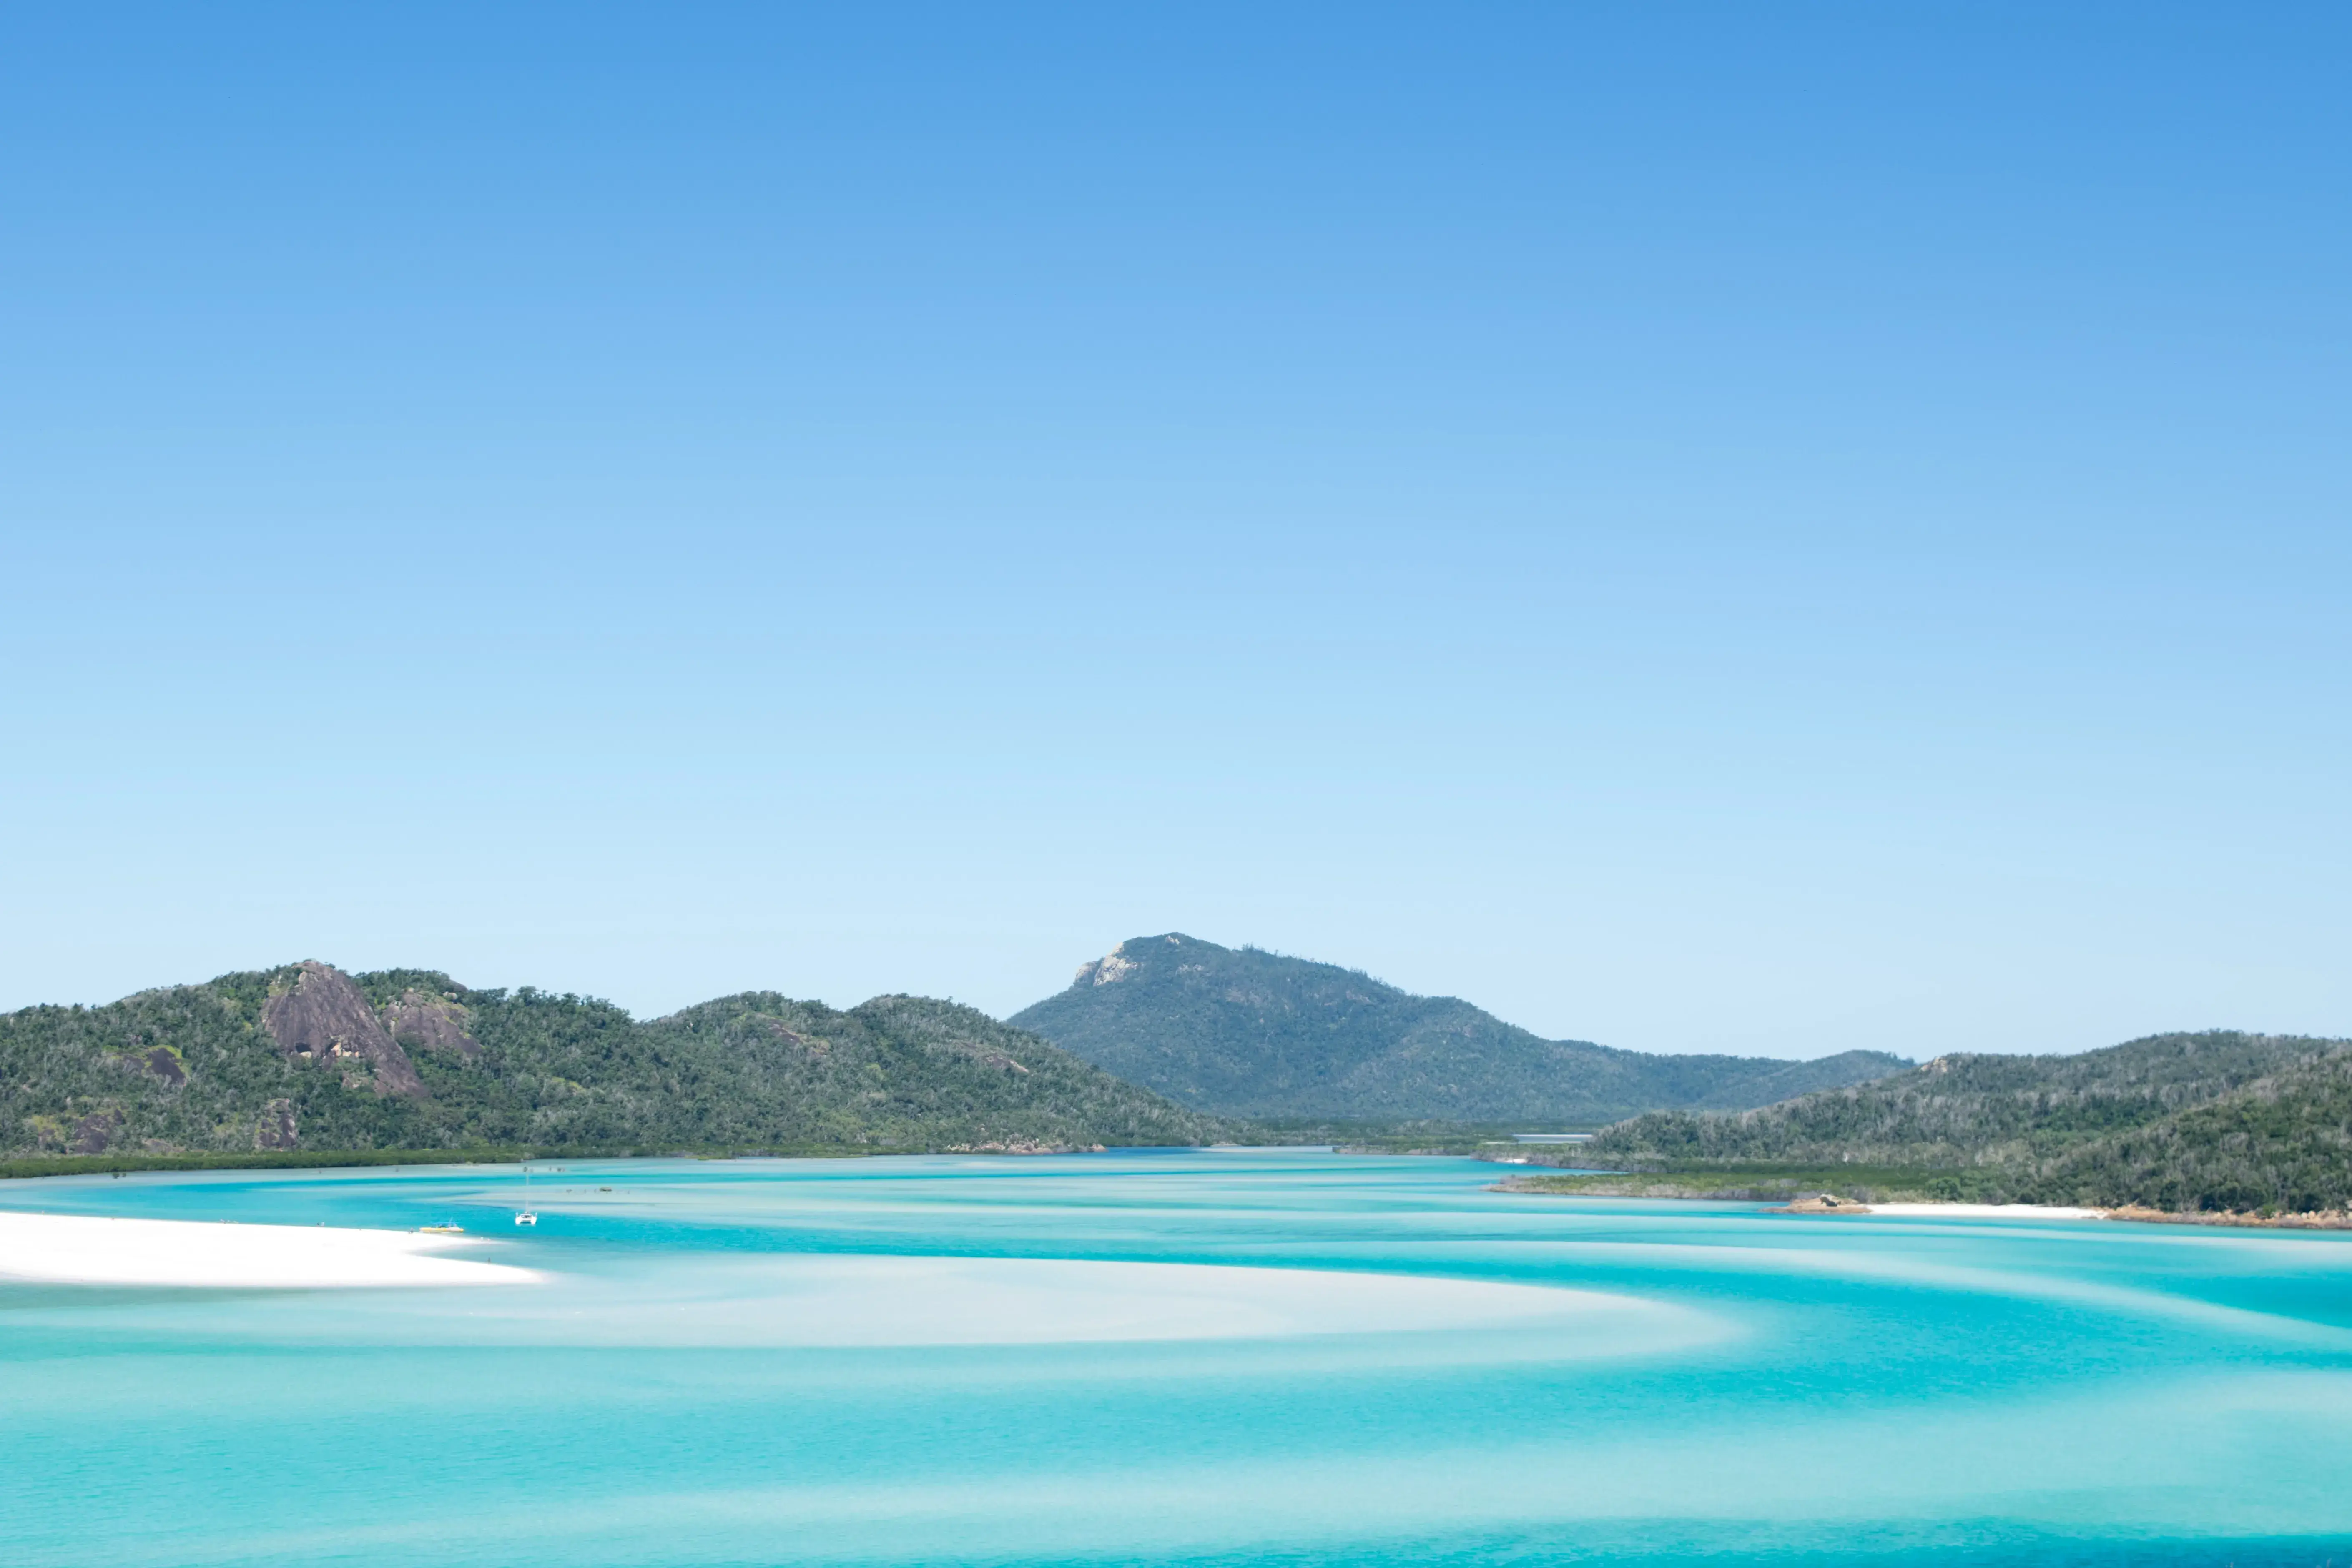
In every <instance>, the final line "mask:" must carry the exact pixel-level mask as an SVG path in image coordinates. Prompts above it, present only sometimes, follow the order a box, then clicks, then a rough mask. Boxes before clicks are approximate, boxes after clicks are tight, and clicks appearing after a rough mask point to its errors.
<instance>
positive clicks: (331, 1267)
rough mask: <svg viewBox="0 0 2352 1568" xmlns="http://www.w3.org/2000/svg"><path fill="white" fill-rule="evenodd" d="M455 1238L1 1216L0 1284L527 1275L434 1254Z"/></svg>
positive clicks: (476, 1281) (461, 1279) (461, 1241)
mask: <svg viewBox="0 0 2352 1568" xmlns="http://www.w3.org/2000/svg"><path fill="white" fill-rule="evenodd" d="M479 1245H482V1243H481V1242H480V1241H478V1240H477V1239H476V1238H473V1237H463V1236H424V1235H420V1234H418V1233H416V1232H415V1231H405V1230H346V1229H339V1228H333V1227H330V1226H295V1225H226V1224H220V1225H205V1224H199V1223H196V1222H194V1221H188V1220H170V1219H99V1218H92V1217H90V1216H88V1215H54V1214H21V1213H12V1212H9V1211H7V1210H0V1279H20V1280H22V1279H36V1280H43V1281H47V1282H50V1283H55V1284H75V1285H193V1286H220V1287H237V1286H244V1287H257V1286H261V1287H267V1286H281V1287H284V1286H292V1287H304V1288H322V1287H334V1286H360V1285H518V1284H528V1283H530V1282H531V1281H533V1280H536V1279H539V1278H540V1277H539V1275H537V1274H536V1273H534V1272H532V1271H531V1270H530V1269H528V1268H512V1267H510V1266H509V1265H506V1264H501V1263H479V1262H475V1261H473V1260H471V1259H468V1258H438V1257H435V1256H433V1254H435V1253H437V1252H442V1251H446V1250H447V1249H448V1248H450V1247H467V1246H479Z"/></svg>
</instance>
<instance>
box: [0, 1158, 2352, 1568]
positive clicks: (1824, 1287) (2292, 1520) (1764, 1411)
mask: <svg viewBox="0 0 2352 1568" xmlns="http://www.w3.org/2000/svg"><path fill="white" fill-rule="evenodd" d="M1497 1174H1498V1172H1497V1170H1496V1167H1494V1166H1492V1165H1486V1164H1479V1163H1473V1162H1470V1161H1455V1160H1436V1159H1370V1158H1354V1157H1348V1156H1337V1155H1329V1154H1312V1153H1297V1152H1181V1153H1179V1152H1169V1153H1116V1154H1103V1155H1076V1156H1065V1157H1052V1158H1033V1159H986V1158H958V1157H935V1158H926V1159H908V1160H874V1161H844V1162H786V1161H744V1162H733V1163H701V1162H618V1163H598V1164H584V1163H583V1164H572V1165H567V1166H566V1167H564V1168H563V1170H562V1172H561V1173H553V1174H547V1175H543V1176H541V1178H539V1179H538V1180H536V1181H535V1182H534V1186H533V1194H532V1196H533V1202H534V1206H535V1207H536V1208H537V1209H538V1211H539V1213H540V1214H541V1223H540V1226H539V1227H538V1228H537V1230H536V1231H526V1232H516V1231H514V1230H513V1229H512V1227H511V1226H509V1225H508V1223H507V1215H508V1213H509V1211H510V1210H511V1209H512V1207H513V1206H514V1205H515V1203H516V1201H517V1199H518V1197H519V1196H520V1183H519V1180H518V1178H517V1177H516V1176H515V1175H514V1173H512V1171H511V1170H510V1169H509V1170H504V1171H501V1170H497V1169H494V1168H451V1169H415V1168H409V1169H386V1170H370V1171H352V1172H304V1173H286V1174H278V1173H271V1174H267V1175H260V1174H251V1173H204V1174H189V1175H150V1176H136V1177H130V1178H125V1179H121V1180H109V1179H73V1180H68V1181H49V1182H42V1183H19V1184H8V1185H7V1186H6V1187H5V1188H0V1205H5V1206H7V1207H13V1208H39V1209H46V1210H49V1211H53V1212H60V1213H80V1214H113V1215H123V1216H126V1217H130V1216H137V1217H145V1218H182V1219H202V1220H216V1219H232V1220H243V1221H251V1222H259V1223H275V1224H291V1225H313V1224H317V1223H325V1224H329V1225H334V1226H394V1227H408V1226H418V1225H428V1224H436V1223H443V1222H455V1223H457V1224H461V1225H465V1226H468V1227H469V1228H470V1229H472V1230H474V1231H476V1232H478V1233H480V1234H485V1235H489V1236H493V1237H496V1238H497V1242H498V1245H497V1247H496V1248H495V1251H494V1252H492V1253H490V1254H489V1255H490V1256H495V1257H496V1258H499V1260H500V1261H506V1262H512V1263H517V1264H521V1265H525V1266H527V1267H529V1268H532V1269H534V1270H538V1271H540V1272H541V1274H543V1275H544V1276H546V1277H547V1278H546V1279H545V1282H543V1283H540V1284H532V1285H516V1286H474V1287H470V1288H466V1289H366V1290H333V1291H329V1290H251V1291H246V1290H238V1291H223V1290H190V1289H126V1288H119V1287H117V1288H100V1287H70V1286H56V1285H48V1286H34V1285H15V1286H12V1285H5V1284H0V1409H4V1410H5V1422H0V1548H5V1550H4V1551H0V1557H5V1561H6V1562H7V1563H11V1564H19V1565H25V1568H31V1565H35V1564H66V1563H71V1564H125V1565H130V1564H140V1565H145V1564H190V1565H193V1564H202V1563H273V1564H274V1563H287V1564H292V1563H436V1564H450V1565H470V1564H493V1563H495V1564H506V1565H515V1568H522V1565H530V1568H536V1565H540V1564H564V1565H583V1564H606V1563H612V1564H633V1565H634V1564H647V1565H652V1564H662V1565H687V1564H705V1563H727V1564H754V1563H803V1562H806V1563H833V1562H839V1563H1329V1564H1364V1565H1370V1564H1387V1563H1464V1564H1468V1563H1554V1562H1580V1561H1605V1562H1612V1563H1624V1562H1656V1563H1666V1562H1685V1561H1688V1560H1690V1559H1692V1558H1694V1557H1702V1558H1704V1559H1705V1560H1706V1561H1709V1562H1713V1563H1722V1564H1727V1565H1730V1564H1738V1563H1914V1562H1925V1563H1947V1562H1948V1563H2012V1562H2015V1563H2029V1562H2030V1563H2217V1564H2218V1563H2229V1562H2235V1563H2240V1564H2249V1565H2250V1564H2256V1563H2313V1564H2316V1563H2322V1562H2324V1561H2326V1560H2327V1559H2328V1558H2330V1557H2331V1556H2332V1557H2333V1558H2334V1559H2335V1560H2336V1562H2338V1563H2342V1562H2345V1561H2346V1560H2347V1558H2352V1237H2337V1236H2327V1235H2293V1234H2279V1233H2243V1232H2237V1233H2231V1232H2214V1231H2203V1230H2192V1229H2185V1228H2183V1229H2175V1228H2171V1227H2161V1226H2125V1225H2114V1224H2107V1223H2103V1222H2098V1221H2050V1222H2035V1221H2020V1220H2013V1219H2001V1220H1982V1219H1977V1220H1959V1219H1910V1218H1905V1219H1894V1218H1885V1219H1880V1218H1868V1217H1843V1218H1809V1217H1794V1216H1784V1215H1766V1214H1763V1213H1762V1212H1760V1210H1759V1207H1758V1206H1757V1205H1733V1204H1725V1205H1696V1204H1643V1203H1633V1202H1626V1201H1622V1200H1608V1199H1595V1200H1567V1199H1557V1198H1547V1197H1533V1196H1523V1195H1513V1194H1497V1193H1493V1192H1488V1191H1486V1186H1487V1185H1488V1184H1490V1183H1491V1182H1493V1181H1494V1180H1495V1179H1496V1176H1497ZM605 1187H609V1188H611V1189H612V1190H611V1191H610V1192H604V1191H600V1190H599V1189H600V1188H605Z"/></svg>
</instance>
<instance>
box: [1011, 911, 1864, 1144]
mask: <svg viewBox="0 0 2352 1568" xmlns="http://www.w3.org/2000/svg"><path fill="white" fill-rule="evenodd" d="M1012 1022H1013V1023H1014V1024H1016V1025H1018V1026H1021V1027H1022V1028H1024V1029H1028V1030H1031V1031H1033V1032H1034V1033H1036V1034H1039V1035H1042V1036H1044V1037H1045V1038H1047V1039H1049V1040H1052V1041H1053V1042H1054V1043H1055V1044H1056V1045H1058V1046H1061V1047H1064V1048H1066V1049H1067V1050H1071V1051H1074V1052H1076V1054H1077V1055H1079V1056H1081V1057H1084V1058H1086V1059H1087V1060H1088V1061H1090V1062H1093V1063H1095V1064H1096V1065H1097V1066H1098V1067H1101V1068H1106V1069H1107V1070H1108V1071H1110V1072H1114V1073H1117V1074H1118V1076H1119V1077H1121V1078H1123V1079H1128V1080H1129V1082H1133V1083H1139V1084H1142V1085H1144V1086H1145V1087H1147V1088H1149V1089H1157V1090H1158V1091H1160V1093H1161V1094H1164V1095H1167V1096H1168V1097H1169V1098H1170V1099H1171V1100H1179V1101H1181V1102H1182V1103H1183V1104H1186V1105H1189V1106H1192V1107H1194V1108H1195V1109H1197V1110H1204V1111H1209V1112H1213V1113H1215V1114H1219V1115H1229V1116H1250V1117H1272V1118H1286V1119H1292V1120H1297V1121H1305V1120H1309V1119H1333V1120H1353V1121H1401V1120H1411V1119H1423V1120H1431V1121H1454V1122H1483V1123H1496V1122H1506V1121H1509V1122H1517V1123H1518V1124H1521V1125H1527V1124H1530V1123H1533V1124H1538V1125H1547V1126H1577V1125H1588V1126H1599V1125H1601V1123H1603V1122H1607V1121H1615V1120H1617V1119H1618V1118H1620V1117H1623V1116H1630V1115H1633V1113H1635V1112H1637V1111H1641V1110H1650V1109H1653V1108H1656V1107H1664V1106H1675V1107H1685V1108H1691V1109H1708V1110H1714V1109H1721V1110H1738V1109H1742V1108H1745V1107H1748V1106H1756V1105H1767V1104H1770V1103H1771V1102H1773V1101H1775V1100H1786V1099H1788V1098H1790V1096H1792V1095H1800V1094H1803V1093H1805V1092H1806V1091H1808V1090H1810V1089H1822V1088H1827V1087H1830V1086H1832V1085H1838V1084H1848V1083H1855V1082H1859V1081H1862V1080H1864V1079H1874V1078H1879V1077H1882V1076H1884V1075H1885V1074H1887V1073H1890V1072H1895V1071H1899V1070H1900V1069H1902V1068H1906V1067H1908V1066H1910V1063H1909V1062H1907V1061H1906V1060H1905V1059H1903V1058H1900V1057H1893V1056H1888V1055H1885V1053H1883V1052H1878V1051H1849V1052H1846V1053H1845V1054H1844V1055H1843V1056H1836V1057H1829V1058H1823V1059H1822V1060H1819V1061H1810V1062H1791V1061H1780V1060H1774V1059H1769V1058H1753V1057H1721V1056H1689V1057H1666V1056H1645V1055H1643V1054H1642V1053H1641V1052H1638V1051H1621V1050H1612V1049H1611V1048H1609V1047H1606V1046H1597V1045H1593V1044H1591V1043H1590V1042H1589V1041H1584V1040H1547V1039H1543V1038H1540V1037H1538V1036H1535V1035H1532V1034H1529V1033H1528V1031H1527V1030H1525V1029H1521V1028H1517V1027H1515V1026H1512V1025H1509V1024H1506V1023H1504V1022H1502V1021H1501V1020H1500V1019H1498V1018H1496V1017H1494V1016H1491V1015H1490V1014H1487V1013H1485V1012H1482V1011H1480V1010H1479V1009H1478V1008H1476V1007H1474V1006H1472V1005H1470V1004H1469V1003H1467V1002H1463V1001H1459V1000H1457V999H1455V998H1454V997H1451V996H1415V995H1412V994H1410V993H1408V992H1404V991H1400V990H1398V989H1397V988H1396V987H1395V986H1393V985H1384V984H1381V983H1380V982H1379V981H1377V980H1373V979H1370V977H1368V976H1366V975H1363V974H1360V973H1357V972H1355V971H1353V970H1349V969H1341V968H1339V967H1337V966H1336V965H1333V964H1328V963H1309V962H1307V960H1304V959H1297V958H1284V957H1281V956H1279V955H1277V954H1275V953H1270V952H1259V951H1257V950H1256V949H1254V948H1242V949H1240V950H1238V951H1236V950H1234V949H1232V948H1225V947H1219V946H1218V945H1217V944H1216V943H1214V942H1202V941H1200V940H1198V939H1197V938H1194V937H1189V936H1181V935H1174V934H1171V935H1163V936H1152V937H1137V938H1134V939H1133V940H1131V941H1129V942H1121V943H1120V944H1119V945H1118V948H1117V949H1116V950H1114V951H1113V952H1111V954H1110V955H1109V956H1108V957H1107V958H1103V959H1100V960H1098V961H1097V962H1096V963H1089V964H1087V965H1086V966H1085V967H1084V968H1083V969H1081V970H1079V971H1078V975H1077V978H1076V980H1075V981H1073V982H1072V983H1071V984H1070V986H1069V988H1068V989H1067V990H1066V991H1063V992H1061V993H1060V994H1057V995H1054V996H1049V997H1047V998H1046V999H1045V1001H1043V1002H1040V1003H1038V1004H1036V1005H1034V1006H1032V1007H1029V1008H1027V1009H1025V1010H1024V1011H1023V1012H1020V1013H1016V1014H1014V1015H1013V1019H1012Z"/></svg>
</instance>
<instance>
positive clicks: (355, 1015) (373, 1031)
mask: <svg viewBox="0 0 2352 1568" xmlns="http://www.w3.org/2000/svg"><path fill="white" fill-rule="evenodd" d="M295 967H296V969H297V971H298V973H297V974H296V977H295V981H294V984H292V985H291V986H289V987H288V988H287V989H286V990H284V991H281V992H278V994H275V995H272V996H271V997H270V998H269V1003H268V1006H267V1007H265V1008H264V1009H263V1010H262V1015H261V1019H262V1023H263V1025H264V1026H266V1027H267V1028H268V1030H269V1035H270V1037H271V1038H272V1039H274V1040H276V1041H277V1042H278V1048H279V1049H281V1050H283V1051H284V1052H285V1053H286V1054H287V1055H288V1056H289V1057H300V1058H306V1059H307V1060H309V1061H310V1062H313V1063H318V1064H328V1063H336V1062H348V1063H352V1064H355V1065H357V1066H363V1067H364V1068H365V1070H366V1072H367V1074H368V1076H369V1078H370V1079H371V1080H372V1084H373V1088H374V1089H375V1092H376V1093H378V1094H404V1095H410V1096H421V1095H423V1094H424V1092H425V1080H424V1079H421V1078H419V1077H417V1076H416V1065H415V1063H414V1062H412V1061H410V1060H409V1059H408V1053H407V1052H406V1051H404V1050H402V1049H401V1048H400V1043H399V1042H398V1041H396V1040H394V1038H393V1037H392V1035H391V1034H390V1032H389V1031H387V1030H386V1029H385V1028H384V1026H383V1020H382V1019H381V1018H379V1017H377V1016H376V1012H375V1009H374V1008H373V1007H371V1006H369V1005H368V1003H367V998H366V997H364V996H362V995H361V994H360V988H359V987H358V986H356V985H354V984H352V977H351V976H350V975H348V974H345V973H343V972H342V971H341V970H340V969H337V968H335V967H334V966H333V965H331V964H326V963H315V962H309V961H306V962H304V963H300V964H298V965H296V966H295Z"/></svg>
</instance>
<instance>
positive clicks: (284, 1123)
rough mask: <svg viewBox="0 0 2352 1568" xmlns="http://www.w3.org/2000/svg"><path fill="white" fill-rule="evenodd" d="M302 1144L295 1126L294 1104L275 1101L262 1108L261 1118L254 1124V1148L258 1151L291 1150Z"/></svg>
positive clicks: (285, 1101)
mask: <svg viewBox="0 0 2352 1568" xmlns="http://www.w3.org/2000/svg"><path fill="white" fill-rule="evenodd" d="M299 1142H300V1140H299V1137H298V1136H297V1134H296V1131H295V1126H294V1102H293V1101H292V1100H271V1101H270V1102H269V1103H268V1105H265V1106H263V1107H262V1108H261V1116H260V1119H259V1120H258V1121H256V1122H255V1123H254V1124H253V1146H254V1147H255V1148H257V1149H291V1148H294V1147H296V1146H297V1144H298V1143H299Z"/></svg>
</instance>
